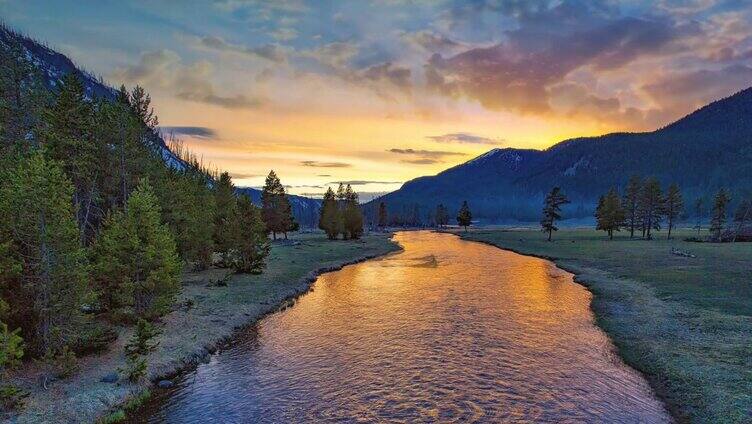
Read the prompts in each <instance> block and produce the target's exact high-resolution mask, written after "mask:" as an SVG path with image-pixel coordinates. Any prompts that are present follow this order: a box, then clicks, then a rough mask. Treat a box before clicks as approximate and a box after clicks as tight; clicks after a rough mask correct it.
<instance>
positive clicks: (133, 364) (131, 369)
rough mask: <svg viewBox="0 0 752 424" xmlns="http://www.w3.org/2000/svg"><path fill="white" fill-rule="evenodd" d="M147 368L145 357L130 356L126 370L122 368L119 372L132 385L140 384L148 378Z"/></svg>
mask: <svg viewBox="0 0 752 424" xmlns="http://www.w3.org/2000/svg"><path fill="white" fill-rule="evenodd" d="M147 366H148V365H147V363H146V358H144V357H143V356H128V358H127V359H126V361H125V368H120V369H119V371H120V372H121V373H123V375H125V378H127V379H128V381H130V382H131V383H138V382H139V381H141V380H143V379H144V378H145V377H146V369H147Z"/></svg>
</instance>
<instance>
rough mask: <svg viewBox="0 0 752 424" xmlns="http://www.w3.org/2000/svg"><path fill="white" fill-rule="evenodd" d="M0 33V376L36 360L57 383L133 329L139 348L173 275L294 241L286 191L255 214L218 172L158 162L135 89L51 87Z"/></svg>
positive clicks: (181, 155) (252, 263) (183, 161)
mask: <svg viewBox="0 0 752 424" xmlns="http://www.w3.org/2000/svg"><path fill="white" fill-rule="evenodd" d="M3 34H4V35H3V37H2V38H1V39H0V63H1V64H2V66H0V215H2V217H3V218H2V220H0V373H2V372H3V370H4V369H5V368H7V367H9V366H13V365H15V364H17V362H18V360H20V359H21V358H25V359H29V358H36V359H38V360H39V361H42V362H43V363H45V364H47V366H48V367H49V369H50V372H49V374H50V376H51V377H64V376H66V375H68V374H70V372H71V371H72V369H74V368H75V357H76V356H77V355H82V354H87V353H92V352H95V351H98V350H101V349H103V348H105V347H106V346H107V345H108V344H109V343H110V342H111V341H112V340H113V339H114V338H115V337H116V332H115V331H114V330H113V328H114V326H115V325H130V324H134V323H138V329H139V331H137V335H139V334H140V335H141V336H142V337H146V336H144V334H147V335H148V334H149V333H150V332H153V330H152V329H151V327H150V325H151V324H150V322H152V321H154V320H155V319H158V318H159V317H160V316H162V315H164V314H166V313H167V312H169V311H170V310H171V309H172V308H173V301H174V299H175V297H176V295H177V294H178V293H179V291H180V287H181V285H180V280H179V277H180V272H181V271H182V270H183V269H184V268H186V267H187V268H194V269H204V268H207V267H209V266H219V267H225V268H228V270H229V271H230V272H250V273H258V272H261V271H262V270H263V268H264V266H265V258H266V256H267V254H268V249H269V244H268V243H269V242H268V237H267V233H268V232H269V231H282V232H285V231H288V230H290V229H294V228H296V227H295V226H294V225H293V223H292V222H291V221H294V220H292V219H291V212H290V205H289V203H288V202H287V198H286V195H285V193H284V190H281V191H279V190H278V191H273V190H272V191H270V192H268V193H265V196H266V197H265V200H264V206H263V208H259V207H257V206H255V205H254V204H252V203H251V200H250V199H249V198H248V197H247V196H238V195H237V191H236V188H235V187H234V185H233V183H232V180H231V178H230V176H229V174H228V173H226V172H224V173H218V172H213V171H209V170H208V169H207V168H206V167H205V166H203V165H202V164H201V163H200V161H198V160H197V159H196V157H195V156H193V155H191V154H190V152H188V151H186V150H185V149H173V150H170V149H168V148H167V146H166V145H165V143H164V141H163V140H162V138H161V136H160V135H159V132H158V119H157V116H156V114H155V113H154V111H153V109H152V108H151V105H150V103H151V100H150V97H149V95H148V94H147V93H146V92H145V91H144V90H143V89H142V88H141V87H138V86H136V87H133V88H132V89H130V90H128V89H126V88H125V87H121V88H120V90H105V89H102V88H101V87H100V88H98V89H92V86H91V85H86V84H84V82H83V80H84V79H85V78H90V76H88V75H86V74H83V73H81V72H80V71H75V72H74V71H71V72H68V73H65V74H62V75H60V76H59V78H57V77H56V78H53V79H50V75H49V73H45V72H43V71H42V70H41V69H40V67H39V66H37V64H35V63H33V61H32V58H33V57H35V56H33V55H31V54H30V53H29V49H28V48H27V46H26V45H25V44H24V43H26V42H28V39H25V38H23V37H9V36H8V34H9V32H8V30H7V28H3ZM277 183H278V184H279V181H278V180H277ZM279 186H280V187H281V185H279ZM262 213H263V214H264V216H266V217H267V218H268V217H273V218H275V219H276V218H278V217H283V219H287V221H284V222H285V226H284V228H282V227H278V226H274V225H271V224H269V222H265V221H264V220H263V219H262ZM280 219H282V218H280ZM134 358H136V359H138V358H139V357H138V356H134ZM131 365H132V369H130V370H127V372H126V374H128V375H130V376H132V377H139V376H141V375H142V374H143V372H144V369H145V368H144V364H143V362H141V359H138V360H135V359H134V361H133V363H132V364H131Z"/></svg>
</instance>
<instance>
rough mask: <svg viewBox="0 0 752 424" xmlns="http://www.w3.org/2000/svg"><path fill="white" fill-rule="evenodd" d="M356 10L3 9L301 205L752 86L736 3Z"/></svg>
mask: <svg viewBox="0 0 752 424" xmlns="http://www.w3.org/2000/svg"><path fill="white" fill-rule="evenodd" d="M356 3H357V4H354V3H348V4H335V3H315V4H313V3H309V2H303V1H291V0H287V1H283V2H276V3H273V4H267V3H263V2H256V1H239V0H232V1H230V0H222V1H214V2H194V3H193V4H192V5H193V6H194V7H192V8H191V9H190V10H186V9H183V10H180V9H177V8H174V7H171V6H170V2H164V3H157V4H152V3H144V2H138V1H134V2H121V3H106V4H98V6H99V8H98V9H97V10H94V9H93V8H91V7H89V6H88V5H85V4H80V3H77V2H66V1H63V2H57V3H55V4H54V5H49V4H46V2H43V1H30V2H24V3H23V4H20V3H17V2H2V3H0V15H2V17H3V19H4V20H5V21H6V22H7V24H8V25H10V26H12V27H13V28H14V29H16V30H18V31H22V32H24V33H26V34H29V35H30V36H31V37H32V38H34V39H40V40H43V41H45V42H48V43H49V44H50V46H51V47H52V48H54V49H55V50H58V51H60V52H62V53H64V54H66V55H67V56H68V57H70V58H71V59H72V60H73V61H74V62H75V63H77V64H78V65H80V66H82V67H84V68H85V69H87V70H89V71H91V72H93V73H95V74H97V75H101V76H102V77H103V78H104V79H105V81H106V82H107V83H108V84H110V85H112V86H114V87H118V86H119V85H120V84H126V85H127V86H133V85H136V84H139V85H142V86H143V87H144V88H145V89H146V90H147V92H149V93H150V95H151V97H152V99H153V105H154V107H155V110H156V113H157V115H158V116H159V118H160V126H161V127H162V129H163V130H164V132H165V134H170V133H172V134H174V135H176V136H177V137H179V138H180V139H181V140H182V141H183V142H184V143H185V145H186V146H187V147H188V148H189V149H191V150H192V151H193V152H195V153H196V154H197V155H199V156H201V157H203V158H204V160H205V161H207V162H208V163H210V164H212V165H213V166H217V167H219V168H221V169H225V170H227V171H229V172H230V174H231V175H232V176H233V179H234V180H235V181H236V183H237V185H239V186H246V187H257V186H260V185H262V184H263V180H264V178H265V176H266V174H267V173H268V171H269V170H270V169H275V170H276V171H277V173H278V174H279V175H281V176H282V178H283V180H284V182H285V184H287V189H288V191H289V192H290V193H291V194H298V195H306V196H309V197H315V194H316V193H319V192H320V193H322V194H323V192H324V191H325V190H326V188H327V187H329V186H335V185H336V184H337V183H338V182H340V181H345V182H351V183H353V185H354V188H356V190H358V191H359V192H361V193H362V194H363V196H364V197H372V196H375V195H377V194H383V193H386V192H391V191H394V190H396V189H397V188H399V187H400V186H401V185H402V184H403V183H404V182H406V181H408V180H411V179H413V178H417V177H420V176H425V175H434V174H436V173H439V172H441V171H443V170H445V169H448V168H450V167H453V166H456V165H458V164H461V163H464V162H466V161H468V160H471V159H473V158H474V157H477V156H478V155H481V154H483V153H485V152H487V151H489V150H492V149H493V148H523V149H545V148H548V147H550V146H552V145H554V144H556V143H558V142H561V141H564V140H567V139H570V138H578V137H589V136H597V135H602V134H606V133H612V132H642V131H652V130H655V129H658V128H661V127H663V126H665V125H668V124H670V123H671V122H674V121H675V120H677V119H680V118H681V117H683V116H685V115H687V114H689V113H691V112H692V111H694V110H696V109H697V108H699V107H701V106H704V105H705V104H708V103H710V102H712V101H715V100H719V99H721V98H724V97H727V96H729V95H731V94H733V93H735V92H738V91H740V90H742V89H744V88H747V87H748V86H749V85H750V84H749V81H750V80H752V30H750V29H749V28H748V26H746V25H744V23H745V22H747V21H748V20H749V17H750V14H751V12H750V11H749V10H745V8H744V6H743V5H742V4H740V3H737V2H713V1H706V2H699V1H690V2H682V3H680V4H678V5H677V4H676V3H671V2H659V3H657V5H656V6H655V7H651V5H650V2H623V3H621V4H620V3H618V2H605V1H604V2H581V1H541V2H529V3H526V4H524V5H519V4H513V3H510V2H477V3H473V4H471V5H466V4H463V3H462V2H453V1H445V2H438V3H430V4H427V3H423V2H397V1H392V2H385V3H381V4H380V3H376V2H356ZM358 6H362V8H363V9H365V10H366V13H363V11H362V10H359V8H358ZM51 20H54V21H55V23H56V25H49V23H50V21H51ZM102 24H107V25H106V27H105V26H103V25H102ZM552 25H556V28H557V29H552V28H553V26H552Z"/></svg>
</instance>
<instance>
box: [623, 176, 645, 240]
mask: <svg viewBox="0 0 752 424" xmlns="http://www.w3.org/2000/svg"><path fill="white" fill-rule="evenodd" d="M641 192H642V180H641V179H640V177H639V176H637V175H634V176H632V177H631V178H630V179H629V182H627V188H626V190H625V191H624V198H623V201H622V202H623V205H624V211H625V215H626V225H627V227H628V228H629V238H634V232H635V228H639V226H640V225H641V222H640V221H641V219H640V218H641V216H640V213H639V205H640V193H641Z"/></svg>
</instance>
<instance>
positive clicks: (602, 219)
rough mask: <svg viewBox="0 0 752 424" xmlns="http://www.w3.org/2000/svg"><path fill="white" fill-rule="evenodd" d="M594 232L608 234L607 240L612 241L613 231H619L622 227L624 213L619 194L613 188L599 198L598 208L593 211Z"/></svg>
mask: <svg viewBox="0 0 752 424" xmlns="http://www.w3.org/2000/svg"><path fill="white" fill-rule="evenodd" d="M595 218H596V223H597V224H596V228H595V229H596V230H603V231H605V232H606V233H608V238H609V239H610V240H613V238H614V231H620V230H621V227H622V226H624V220H625V213H624V208H623V207H622V204H621V200H620V199H619V194H618V193H617V192H616V189H615V188H612V189H611V190H609V192H608V193H607V194H606V195H605V196H601V198H600V200H599V201H598V207H597V208H596V209H595Z"/></svg>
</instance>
